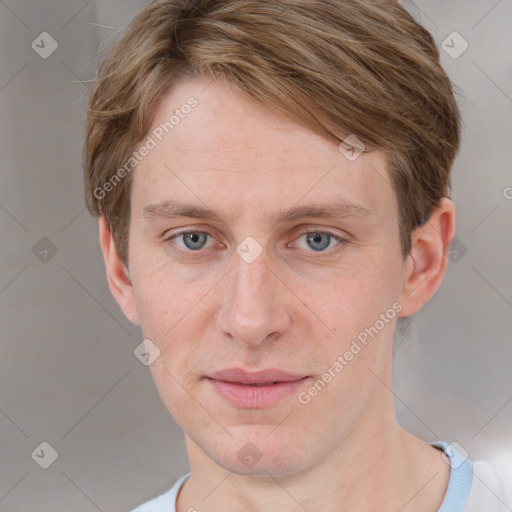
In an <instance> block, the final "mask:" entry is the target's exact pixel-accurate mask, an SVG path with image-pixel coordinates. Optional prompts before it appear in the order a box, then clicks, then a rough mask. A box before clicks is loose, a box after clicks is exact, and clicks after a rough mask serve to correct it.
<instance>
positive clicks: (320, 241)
mask: <svg viewBox="0 0 512 512" xmlns="http://www.w3.org/2000/svg"><path fill="white" fill-rule="evenodd" d="M302 237H305V239H306V244H307V247H306V249H307V248H309V249H313V251H315V252H329V251H327V250H326V249H328V248H329V246H331V242H332V241H333V240H335V241H336V242H338V243H337V244H336V245H335V246H334V247H337V246H339V245H341V244H343V243H344V242H347V240H345V239H343V238H341V237H340V236H337V235H335V234H334V233H330V232H329V231H306V232H305V233H303V234H302V235H301V236H299V238H297V240H299V239H301V238H302ZM299 248H304V247H299ZM331 248H332V247H331Z"/></svg>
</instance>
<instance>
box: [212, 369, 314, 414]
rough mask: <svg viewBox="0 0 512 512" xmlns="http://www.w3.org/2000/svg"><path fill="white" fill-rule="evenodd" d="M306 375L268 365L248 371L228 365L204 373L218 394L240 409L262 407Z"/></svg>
mask: <svg viewBox="0 0 512 512" xmlns="http://www.w3.org/2000/svg"><path fill="white" fill-rule="evenodd" d="M309 378H310V377H309V376H305V375H303V374H302V375H301V374H297V373H292V372H285V371H282V370H276V369H269V370H261V371H258V372H247V371H245V370H241V369H238V368H231V369H227V370H221V371H219V372H215V373H212V374H211V375H209V376H205V379H206V381H207V382H208V383H209V385H210V386H211V387H212V388H213V390H214V391H215V392H216V394H217V395H219V396H220V397H221V398H223V399H224V400H225V401H227V402H229V403H230V404H231V405H233V406H235V407H237V408H240V409H262V408H266V407H271V406H273V405H276V404H278V403H279V402H281V401H282V400H283V399H284V398H285V397H287V396H289V395H290V394H292V393H293V392H296V391H297V390H298V389H299V388H300V387H301V386H302V385H303V384H304V382H305V381H306V380H307V379H309Z"/></svg>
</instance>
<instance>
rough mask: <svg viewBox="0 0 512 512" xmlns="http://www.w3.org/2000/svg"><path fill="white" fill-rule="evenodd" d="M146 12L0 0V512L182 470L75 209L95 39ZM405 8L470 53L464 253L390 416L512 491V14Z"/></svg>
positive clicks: (79, 500) (130, 4)
mask: <svg viewBox="0 0 512 512" xmlns="http://www.w3.org/2000/svg"><path fill="white" fill-rule="evenodd" d="M141 5H142V2H135V1H121V0H102V1H100V0H97V1H92V0H90V1H87V0H70V1H66V2H64V1H58V0H43V1H37V2H36V1H35V0H17V1H15V0H0V56H1V65H0V155H1V158H0V169H1V172H0V232H1V234H2V242H1V244H0V315H1V316H0V322H1V324H0V325H1V327H0V332H1V345H0V350H1V353H0V407H1V408H0V511H2V512H26V511H27V510H38V511H39V512H46V511H64V510H73V511H84V512H88V511H97V510H100V511H122V510H130V509H131V508H133V507H134V506H136V505H137V504H139V503H141V502H142V501H144V500H146V499H148V498H150V497H152V496H154V495H156V494H158V493H161V492H163V491H164V490H166V489H168V488H169V487H170V486H171V484H172V483H173V482H174V480H175V479H177V478H178V477H179V476H181V475H182V474H184V473H185V472H186V471H188V466H187V461H186V453H185V449H184V446H183V436H182V433H181V431H180V429H179V428H178V427H177V426H176V424H175V423H174V421H173V419H172V418H171V417H170V415H169V414H168V412H167V410H166V409H165V408H164V406H163V404H162V403H161V402H160V398H159V396H158V393H157V391H156V388H155V387H154V385H153V382H152V379H151V376H150V372H149V369H148V368H147V367H145V366H143V365H142V364H141V363H140V362H139V361H138V360H137V359H136V358H135V357H134V355H133V351H134V349H135V347H136V346H137V345H138V344H139V343H140V342H141V339H142V337H141V333H140V330H138V328H136V327H135V326H133V325H132V324H131V323H130V322H129V321H128V320H126V319H125V318H124V316H123V314H122V312H121V310H120V309H119V307H118V306H117V304H116V303H115V301H114V299H113V298H112V297H111V295H110V291H109V289H108V287H107V283H106V280H105V270H104V265H103V260H102V256H101V252H100V247H99V242H98V230H97V221H96V219H92V218H91V217H90V216H89V214H88V212H87V211H86V209H85V202H84V197H83V177H82V169H81V155H82V143H83V129H84V100H85V94H86V93H87V90H88V87H89V84H88V82H87V81H88V80H90V79H91V77H92V76H93V69H94V64H95V62H96V55H97V52H98V47H99V45H100V44H101V43H104V44H107V45H108V44H109V43H108V41H107V40H109V38H112V37H113V36H114V35H115V34H116V33H117V32H118V31H119V30H120V29H122V28H123V27H124V26H125V25H126V24H127V23H128V21H129V18H130V16H132V15H133V14H134V13H135V12H136V11H137V10H138V9H139V8H140V6H141ZM404 5H405V6H406V7H407V8H408V9H410V11H411V12H412V13H413V14H414V15H415V16H416V17H417V18H418V19H419V20H420V21H421V22H422V23H423V24H424V25H425V26H426V27H427V28H428V29H429V30H430V31H431V32H432V33H433V35H434V37H435V39H436V41H437V42H438V44H439V46H440V47H441V45H442V41H443V40H445V39H446V37H447V36H449V34H451V33H452V32H453V31H457V32H459V33H460V34H461V35H462V37H463V38H464V39H465V40H466V41H467V42H468V44H469V47H468V49H467V50H466V51H465V52H464V53H463V54H462V55H460V56H459V57H458V58H456V59H454V58H452V57H450V56H449V55H448V54H447V53H446V52H445V51H444V50H442V49H441V53H442V60H443V65H444V66H445V69H446V70H447V72H448V73H449V75H450V77H451V78H452V80H453V81H454V83H455V84H456V85H457V86H458V88H459V89H460V91H461V93H460V95H459V103H460V105H461V109H462V113H463V117H464V120H465V128H464V140H463V144H462V149H461V152H460V154H459V156H458V158H457V161H456V164H455V167H454V170H453V196H452V198H453V200H454V201H455V204H456V207H457V239H458V241H457V242H456V244H457V245H456V246H455V245H454V248H456V249H457V254H455V253H452V255H451V257H450V259H451V262H450V264H449V268H448V274H447V277H446V279H445V282H444V283H443V285H442V287H441V289H440V290H439V292H438V293H437V294H436V296H435V297H434V299H433V300H432V301H431V302H430V303H429V304H428V305H427V306H426V307H424V308H423V310H422V311H421V312H420V313H419V314H418V315H416V317H415V318H414V319H413V322H412V324H411V328H410V331H409V333H408V335H407V336H406V338H405V339H403V340H401V341H400V343H399V344H398V348H397V355H396V372H397V374H396V388H395V391H394V393H395V399H396V400H395V401H396V405H397V416H398V419H399V422H400V424H401V425H402V426H403V427H404V428H406V429H408V430H410V431H411V432H413V433H414V434H416V435H418V436H419V437H421V438H422V439H424V440H426V441H433V440H436V439H443V440H445V441H448V442H451V441H457V442H458V443H459V444H460V445H461V446H462V447H464V449H465V450H467V451H468V452H469V456H470V457H471V458H473V459H481V458H484V459H486V460H489V461H490V462H491V463H493V464H494V465H495V466H497V467H498V468H500V470H501V471H503V472H504V474H508V477H509V478H510V479H512V429H511V426H512V422H511V419H512V403H511V402H512V372H511V371H510V365H511V361H512V357H511V356H512V343H511V338H512V335H511V326H510V320H511V318H512V271H511V266H512V239H511V234H512V200H511V199H507V197H506V195H508V197H512V189H507V187H512V173H511V168H510V162H511V153H512V140H511V134H512V115H511V114H512V81H511V79H512V59H511V54H512V39H511V38H510V26H512V24H511V22H512V2H511V0H500V1H495V0H489V1H478V2H477V1H476V0H474V1H467V0H453V1H451V2H445V1H442V0H431V1H421V2H419V1H418V2H417V3H412V2H410V1H407V2H404ZM44 31H46V32H48V33H50V34H51V36H52V37H53V38H54V39H55V40H56V41H57V42H58V48H57V50H56V51H55V52H54V53H53V54H52V55H50V56H49V57H48V58H45V59H43V58H41V57H40V56H39V55H38V54H37V53H36V52H35V51H34V50H33V49H32V48H31V43H32V41H34V40H36V38H37V36H38V35H39V34H40V33H41V32H44ZM36 42H37V40H36ZM448 43H449V44H452V43H451V39H448ZM453 44H454V45H455V48H456V49H457V45H458V44H459V43H456V44H455V43H453ZM46 48H48V46H46ZM459 48H460V46H459ZM507 190H509V191H510V193H508V194H507ZM43 237H46V238H47V239H49V240H50V241H51V244H49V242H48V240H43V241H41V239H42V238H43ZM53 246H54V247H55V248H56V250H57V252H56V253H55V254H53V253H52V251H51V247H53ZM34 247H35V248H34ZM44 250H48V251H49V252H48V253H46V254H45V253H44V252H43V251H44ZM465 251H467V252H465ZM45 260H46V261H45ZM43 441H46V442H48V443H49V444H50V445H51V446H52V447H53V448H54V449H55V450H56V451H57V453H58V458H57V459H56V460H55V462H54V463H53V464H52V465H51V466H50V467H49V468H48V469H42V468H41V467H40V466H39V465H38V464H37V463H36V459H37V457H35V456H34V458H32V457H31V454H32V453H33V452H34V450H35V449H36V448H37V447H38V446H39V445H40V443H41V442H43ZM36 453H39V452H37V450H36ZM48 453H49V452H48V450H46V452H45V457H47V456H48ZM40 460H41V458H40ZM509 481H512V480H509Z"/></svg>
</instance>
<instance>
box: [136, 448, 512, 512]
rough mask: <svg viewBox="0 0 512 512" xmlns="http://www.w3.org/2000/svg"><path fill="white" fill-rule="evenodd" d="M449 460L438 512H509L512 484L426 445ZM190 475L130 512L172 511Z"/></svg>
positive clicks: (484, 465)
mask: <svg viewBox="0 0 512 512" xmlns="http://www.w3.org/2000/svg"><path fill="white" fill-rule="evenodd" d="M430 444H431V445H433V446H435V447H436V448H438V449H440V450H442V451H444V453H446V455H448V457H449V458H450V479H449V481H448V488H447V490H446V494H445V497H444V499H443V503H441V507H440V508H439V510H438V512H510V511H512V497H511V496H508V498H507V497H506V495H505V491H507V493H510V488H512V483H511V484H510V485H509V486H508V488H507V489H505V486H504V485H503V483H502V482H501V481H500V479H499V478H498V476H497V473H496V471H495V470H494V469H493V468H492V466H490V465H489V464H488V463H487V462H484V461H477V462H474V463H473V462H472V461H471V460H470V459H467V458H465V457H464V456H463V455H461V454H460V453H459V452H457V451H456V450H454V449H453V448H452V447H451V446H450V445H448V444H447V443H445V442H443V441H437V442H435V443H430ZM189 476H190V473H187V474H186V475H184V476H182V477H181V478H180V479H179V480H178V481H177V482H176V483H175V484H174V485H173V486H172V487H171V489H169V490H168V491H167V492H166V493H164V494H161V495H160V496H157V497H156V498H153V499H151V500H149V501H146V503H143V504H142V505H139V506H138V507H137V508H135V509H133V510H132V512H176V497H177V496H178V492H179V491H180V489H181V486H182V485H183V483H184V482H185V480H186V479H187V478H188V477H189Z"/></svg>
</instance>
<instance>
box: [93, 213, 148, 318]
mask: <svg viewBox="0 0 512 512" xmlns="http://www.w3.org/2000/svg"><path fill="white" fill-rule="evenodd" d="M99 228H100V245H101V250H102V252H103V258H104V260H105V267H106V271H107V281H108V286H109V288H110V292H111V293H112V295H113V297H114V299H116V301H117V303H118V304H119V306H120V308H121V310H122V311H123V313H124V314H125V316H126V318H128V320H130V322H132V323H134V324H135V325H140V324H139V315H138V312H137V306H136V302H135V296H134V293H133V285H132V282H131V280H130V274H129V272H128V269H127V268H126V265H125V264H124V263H123V261H122V260H121V258H120V257H119V255H118V254H117V249H116V246H115V243H114V238H113V236H112V234H111V233H110V229H109V226H108V223H107V221H106V219H105V218H104V217H100V220H99Z"/></svg>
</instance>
